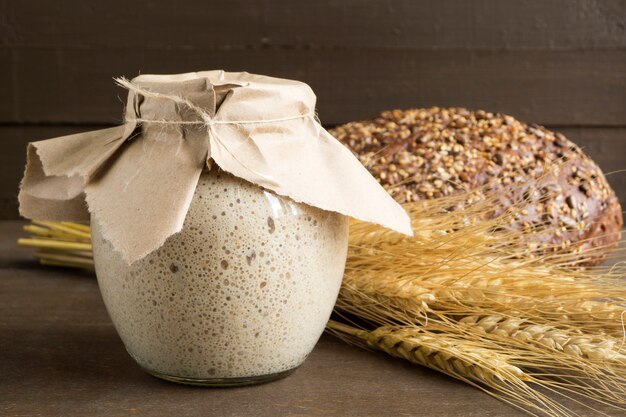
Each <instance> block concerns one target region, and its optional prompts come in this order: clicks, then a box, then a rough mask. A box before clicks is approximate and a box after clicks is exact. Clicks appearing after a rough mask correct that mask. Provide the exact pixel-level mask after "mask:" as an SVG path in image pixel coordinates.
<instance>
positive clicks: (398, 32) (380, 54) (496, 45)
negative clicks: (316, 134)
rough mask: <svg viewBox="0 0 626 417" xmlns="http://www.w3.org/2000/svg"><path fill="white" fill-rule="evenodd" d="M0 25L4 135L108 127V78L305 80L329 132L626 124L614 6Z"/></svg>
mask: <svg viewBox="0 0 626 417" xmlns="http://www.w3.org/2000/svg"><path fill="white" fill-rule="evenodd" d="M0 16H1V17H0V89H1V90H0V91H2V92H3V93H4V94H5V99H4V100H2V101H1V102H0V123H15V122H18V123H114V122H116V121H118V120H119V118H120V113H121V103H120V100H118V96H120V97H123V96H124V92H123V91H121V90H120V89H118V88H116V87H115V86H114V85H113V83H112V80H111V78H112V77H114V76H119V75H126V76H128V77H132V76H134V75H137V74H138V73H139V72H142V73H176V72H188V71H194V70H205V69H214V68H224V69H227V70H248V71H250V72H257V73H263V74H268V75H274V76H280V77H286V78H294V79H300V80H303V81H306V82H308V83H310V84H311V86H312V87H313V88H314V90H315V91H316V92H317V94H318V97H319V103H318V107H319V112H320V116H321V118H322V120H323V121H324V123H327V124H338V123H342V122H345V121H348V120H354V119H359V118H366V117H369V116H371V115H372V114H374V113H376V112H378V111H379V110H381V109H386V108H398V107H410V106H430V105H461V106H466V107H472V108H488V109H491V110H497V111H503V112H507V113H511V114H515V115H517V116H518V117H520V118H522V119H527V120H533V121H535V122H537V123H543V124H547V125H572V124H573V125H578V126H580V125H594V126H598V125H602V126H609V125H610V126H624V125H625V124H626V121H625V118H624V117H625V116H626V4H625V3H624V2H622V1H619V0H604V1H602V0H573V1H567V0H550V1H542V0H524V1H518V2H502V1H499V0H476V1H472V2H467V1H464V0H450V1H446V2H438V1H428V0H419V1H412V0H397V1H390V2H380V1H374V0H370V1H362V0H337V1H329V0H326V1H316V2H311V1H296V2H294V1H289V0H280V1H271V0H251V1H244V0H237V1H232V2H217V1H213V2H208V1H200V0H192V1H190V2H186V3H185V6H184V7H171V5H170V4H166V3H163V2H159V1H153V0H140V1H137V2H130V3H129V2H125V1H122V0H114V1H111V2H106V3H93V2H88V3H85V2H79V1H77V0H73V1H67V2H65V1H64V2H55V3H49V2H42V1H41V0H38V1H31V2H23V1H18V0H5V1H4V2H2V3H0Z"/></svg>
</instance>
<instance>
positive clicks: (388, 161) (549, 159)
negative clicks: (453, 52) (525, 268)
mask: <svg viewBox="0 0 626 417" xmlns="http://www.w3.org/2000/svg"><path fill="white" fill-rule="evenodd" d="M331 133H332V134H333V135H334V136H335V137H336V138H337V139H339V140H340V141H341V142H342V143H343V144H345V145H346V146H348V148H350V149H351V150H352V151H353V152H354V153H355V154H356V156H357V157H358V158H359V159H360V161H361V162H362V163H363V164H364V165H365V166H366V167H367V169H368V170H369V171H370V172H371V173H372V174H373V175H374V177H376V178H377V179H378V181H379V182H380V183H381V184H382V185H383V187H385V188H386V189H387V190H388V191H389V192H390V193H391V194H392V196H393V197H394V198H395V199H396V200H397V201H398V202H401V203H404V202H411V201H418V200H422V199H430V198H437V197H441V196H447V195H452V194H454V193H457V192H460V191H469V190H475V189H477V188H478V187H480V186H482V185H485V184H487V183H488V182H490V188H491V189H494V188H495V190H496V191H497V189H498V188H502V189H504V187H507V186H508V185H510V184H515V188H514V189H515V190H517V191H516V192H513V193H511V192H510V190H508V192H507V193H502V198H500V199H499V204H500V207H499V209H500V210H496V211H495V212H496V213H497V212H501V211H502V210H504V209H506V208H507V207H509V206H510V205H512V204H514V202H516V201H520V200H521V199H522V198H526V199H528V195H527V194H526V193H528V190H527V188H528V187H529V184H535V185H533V187H534V189H535V190H539V192H540V194H542V196H539V197H537V198H534V199H531V201H533V204H532V205H531V206H530V207H529V210H520V212H519V213H516V214H515V217H516V218H515V221H514V222H513V223H512V224H513V227H516V228H529V227H533V226H537V225H542V226H548V229H546V230H547V231H546V232H545V233H541V234H539V235H537V236H535V237H534V238H533V239H532V241H530V242H528V246H529V248H530V249H531V250H532V251H533V252H534V253H537V252H540V251H542V250H543V249H545V250H568V249H569V250H579V248H584V249H589V248H592V249H594V251H593V253H594V256H593V257H592V258H591V259H590V260H587V261H585V264H587V265H593V264H597V263H599V262H601V261H602V260H603V258H604V257H605V256H606V254H608V253H609V252H610V250H611V249H612V247H613V246H614V245H615V243H616V242H617V241H618V240H619V238H620V230H621V227H622V223H623V220H622V213H621V208H620V205H619V201H618V199H617V197H616V196H615V193H614V192H613V190H612V189H611V188H610V186H609V184H608V183H607V181H606V179H605V177H604V175H603V174H602V171H601V170H600V168H599V167H598V166H597V165H596V164H595V163H594V162H593V161H592V160H591V159H590V158H589V157H588V156H586V155H585V154H584V153H583V152H582V151H581V150H580V148H578V147H577V146H576V145H575V144H573V143H572V142H570V141H569V140H567V139H566V138H565V137H564V136H563V135H561V134H560V133H554V132H551V131H549V130H547V129H546V128H544V127H542V126H537V125H528V124H525V123H522V122H520V121H518V120H516V119H514V118H513V117H511V116H507V115H503V114H494V113H489V112H486V111H481V110H479V111H470V110H467V109H463V108H447V109H446V108H439V107H433V108H429V109H410V110H404V111H403V110H393V111H386V112H383V113H381V114H380V115H379V116H378V117H376V118H374V119H372V120H365V121H359V122H351V123H348V124H345V125H342V126H339V127H337V128H335V129H332V130H331ZM556 164H561V165H560V169H559V172H558V173H557V174H555V175H552V174H549V172H548V170H547V168H548V167H550V166H554V165H556ZM532 180H538V181H535V182H533V181H532ZM587 252H588V253H591V252H589V251H587Z"/></svg>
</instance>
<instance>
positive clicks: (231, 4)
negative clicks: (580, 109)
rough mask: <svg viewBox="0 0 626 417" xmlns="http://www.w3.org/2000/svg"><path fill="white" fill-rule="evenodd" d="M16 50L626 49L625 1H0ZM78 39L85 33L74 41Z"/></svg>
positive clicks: (7, 37)
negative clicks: (82, 48)
mask: <svg viewBox="0 0 626 417" xmlns="http://www.w3.org/2000/svg"><path fill="white" fill-rule="evenodd" d="M0 15H2V16H3V19H1V20H0V28H1V29H2V32H3V34H2V37H1V40H2V44H3V45H5V46H10V47H28V48H30V47H41V46H45V47H51V48H59V47H61V48H65V47H84V48H101V47H110V46H112V45H126V46H128V47H131V48H139V49H155V48H159V49H160V48H166V49H179V50H187V51H190V52H194V51H208V50H217V51H226V50H233V49H248V50H249V49H260V48H265V49H268V48H309V49H330V48H343V49H347V48H358V49H369V48H385V49H391V48H396V49H411V50H423V49H465V48H472V49H538V48H542V49H581V48H616V47H625V46H626V26H625V22H626V4H624V2H623V1H620V0H520V1H506V2H503V1H501V0H472V1H466V0H447V1H436V0H393V1H363V0H333V1H293V0H231V1H215V0H188V1H185V2H184V6H183V4H181V5H180V6H179V7H173V5H172V4H171V3H165V2H159V1H154V0H137V1H133V2H128V1H125V0H111V1H107V2H84V1H80V0H65V1H62V2H53V3H50V2H43V1H41V0H40V1H28V2H26V1H21V0H8V1H6V0H5V1H4V2H2V3H1V4H0ZM77 34H80V36H77Z"/></svg>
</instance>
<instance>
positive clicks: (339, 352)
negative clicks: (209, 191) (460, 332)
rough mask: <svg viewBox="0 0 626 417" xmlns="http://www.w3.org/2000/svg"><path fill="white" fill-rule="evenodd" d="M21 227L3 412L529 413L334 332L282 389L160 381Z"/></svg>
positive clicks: (5, 280)
mask: <svg viewBox="0 0 626 417" xmlns="http://www.w3.org/2000/svg"><path fill="white" fill-rule="evenodd" d="M22 224H23V223H21V222H16V221H11V222H9V221H4V222H0V372H1V373H0V415H2V416H140V415H146V416H174V415H176V416H212V415H215V416H335V415H336V416H360V417H361V416H386V415H389V416H518V415H520V416H521V415H524V414H522V413H521V412H519V411H516V410H514V409H512V408H511V407H509V406H507V405H505V404H504V403H501V402H499V401H498V400H495V399H493V398H491V397H489V396H488V395H486V394H484V393H482V392H481V391H479V390H477V389H474V388H471V387H469V386H466V385H464V384H462V383H460V382H457V381H455V380H453V379H451V378H448V377H446V376H443V375H440V374H438V373H436V372H433V371H430V370H427V369H423V368H420V367H417V366H412V365H410V364H408V363H406V362H403V361H400V360H395V359H393V358H390V357H387V356H385V355H384V354H380V353H374V352H367V351H364V350H360V349H357V348H354V347H351V346H348V345H346V344H344V343H342V342H340V341H338V340H336V339H334V338H333V337H332V336H329V335H324V336H323V337H322V339H321V340H320V342H319V344H318V345H317V347H316V348H315V350H314V351H313V353H312V354H311V356H310V357H309V359H308V360H307V361H306V362H305V363H304V365H303V366H302V367H301V368H300V369H298V370H297V371H296V372H295V373H294V374H293V375H291V376H289V377H287V378H285V379H283V380H279V381H276V382H272V383H268V384H264V385H258V386H251V387H242V388H227V389H221V388H219V389H215V388H213V389H211V388H195V387H187V386H180V385H176V384H172V383H168V382H164V381H161V380H158V379H156V378H153V377H151V376H148V375H146V374H144V373H143V372H142V371H141V369H139V367H138V366H137V365H136V364H135V363H134V362H133V360H132V359H131V358H130V356H129V355H128V354H127V353H126V351H125V350H124V346H123V345H122V342H121V340H120V339H119V337H118V336H117V334H116V332H115V329H114V328H113V325H112V323H111V321H110V320H109V317H108V316H107V313H106V310H105V307H104V304H103V302H102V299H101V297H100V293H99V291H98V286H97V283H96V280H95V278H94V276H92V275H91V274H89V273H86V272H79V271H73V270H67V269H62V268H57V269H55V268H43V267H40V266H39V265H38V264H37V263H35V262H34V261H33V260H31V251H29V250H27V249H21V248H17V247H16V245H15V240H16V238H17V237H18V236H19V235H20V234H21V232H20V227H21V225H22ZM574 409H576V407H574ZM578 411H579V412H580V413H581V414H582V415H586V414H585V413H586V411H585V410H584V409H580V408H578ZM606 411H607V412H609V413H611V411H610V410H609V409H606ZM612 415H619V414H618V413H615V412H614V411H613V414H612Z"/></svg>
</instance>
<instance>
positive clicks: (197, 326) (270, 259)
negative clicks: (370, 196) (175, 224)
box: [92, 169, 348, 380]
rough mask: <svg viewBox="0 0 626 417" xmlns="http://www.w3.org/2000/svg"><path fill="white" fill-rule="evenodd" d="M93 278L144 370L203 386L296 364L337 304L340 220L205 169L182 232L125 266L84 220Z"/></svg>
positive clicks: (343, 243) (344, 232)
mask: <svg viewBox="0 0 626 417" xmlns="http://www.w3.org/2000/svg"><path fill="white" fill-rule="evenodd" d="M92 229H93V232H92V233H93V249H94V258H95V263H96V272H97V276H98V283H99V285H100V289H101V292H102V297H103V299H104V302H105V304H106V307H107V310H108V312H109V315H110V316H111V319H112V320H113V323H114V324H115V327H116V328H117V331H118V333H119V335H120V336H121V338H122V340H123V342H124V344H125V345H126V348H127V350H128V352H129V353H130V354H131V356H132V357H133V358H134V359H135V360H136V361H137V362H138V363H139V364H140V365H141V366H142V367H143V368H144V369H145V370H146V371H148V372H151V373H155V374H163V375H165V376H171V377H177V378H187V379H191V380H193V379H198V380H211V379H221V378H242V377H254V376H263V375H269V374H275V373H280V372H283V371H287V370H290V369H293V368H295V367H297V366H298V365H300V364H301V363H302V362H303V361H304V359H305V357H306V356H307V355H308V354H309V353H310V352H311V350H312V349H313V346H314V345H315V343H316V342H317V340H318V339H319V337H320V335H321V333H322V331H323V330H324V327H325V324H326V321H327V320H328V318H329V316H330V313H331V311H332V308H333V305H334V303H335V300H336V298H337V294H338V291H339V287H340V284H341V278H342V275H343V270H344V265H345V259H346V252H347V239H348V223H347V219H346V218H345V217H344V216H342V215H340V214H337V213H333V212H327V211H324V210H321V209H318V208H314V207H310V206H307V205H305V204H299V203H295V202H294V201H292V200H290V199H288V198H284V197H278V196H277V195H276V194H274V193H271V192H268V191H265V190H263V189H261V188H260V187H258V186H256V185H253V184H251V183H248V182H246V181H244V180H242V179H239V178H236V177H234V176H232V175H230V174H227V173H225V172H221V171H220V172H217V171H216V170H215V169H213V170H212V171H210V172H205V173H203V174H202V176H201V177H200V181H199V184H198V187H197V189H196V193H195V195H194V197H193V201H192V202H191V207H190V209H189V212H188V214H187V217H186V220H185V223H184V227H183V230H182V231H181V232H180V233H177V234H175V235H173V236H171V237H170V238H169V239H168V240H167V241H166V242H165V244H164V245H163V246H162V247H161V248H159V249H158V250H156V251H155V252H153V253H151V254H150V255H148V256H147V257H146V258H144V259H142V260H140V261H137V262H135V263H133V264H132V265H130V266H129V265H127V264H126V263H125V262H124V260H123V259H122V257H121V255H120V254H119V253H118V252H116V251H114V250H113V248H112V246H111V245H110V244H109V243H108V242H107V241H105V240H104V239H103V238H102V236H101V234H100V230H99V227H98V225H97V222H96V221H94V219H92Z"/></svg>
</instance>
